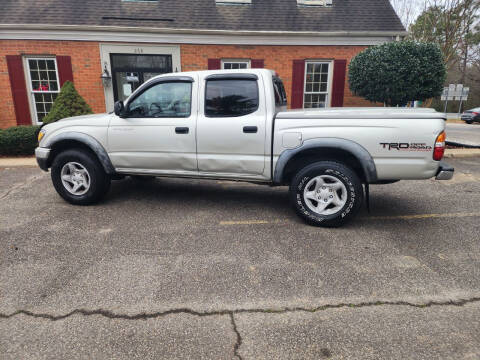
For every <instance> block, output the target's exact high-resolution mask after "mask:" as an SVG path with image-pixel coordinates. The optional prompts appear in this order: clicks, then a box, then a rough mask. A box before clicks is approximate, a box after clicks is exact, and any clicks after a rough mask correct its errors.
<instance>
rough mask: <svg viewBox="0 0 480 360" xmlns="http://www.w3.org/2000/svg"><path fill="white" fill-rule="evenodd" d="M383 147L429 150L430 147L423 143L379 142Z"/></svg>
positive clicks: (403, 149) (404, 149)
mask: <svg viewBox="0 0 480 360" xmlns="http://www.w3.org/2000/svg"><path fill="white" fill-rule="evenodd" d="M380 145H381V146H382V147H383V148H384V149H388V150H397V151H431V150H432V147H431V146H428V145H427V144H425V143H380Z"/></svg>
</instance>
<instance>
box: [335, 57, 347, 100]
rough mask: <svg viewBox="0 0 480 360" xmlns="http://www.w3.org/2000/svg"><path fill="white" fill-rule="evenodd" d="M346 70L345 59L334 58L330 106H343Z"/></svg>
mask: <svg viewBox="0 0 480 360" xmlns="http://www.w3.org/2000/svg"><path fill="white" fill-rule="evenodd" d="M346 72H347V60H335V61H334V62H333V86H332V107H342V106H343V95H344V92H345V73H346Z"/></svg>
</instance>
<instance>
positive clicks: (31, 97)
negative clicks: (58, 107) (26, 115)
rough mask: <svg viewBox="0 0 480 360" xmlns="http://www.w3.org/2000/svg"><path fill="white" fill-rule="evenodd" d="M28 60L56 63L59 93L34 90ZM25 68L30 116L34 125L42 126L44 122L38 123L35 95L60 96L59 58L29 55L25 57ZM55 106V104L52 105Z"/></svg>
mask: <svg viewBox="0 0 480 360" xmlns="http://www.w3.org/2000/svg"><path fill="white" fill-rule="evenodd" d="M28 60H53V61H54V62H55V74H56V77H57V91H34V90H33V88H32V75H31V72H30V63H29V61H28ZM23 68H24V72H25V74H26V76H25V81H26V83H27V90H28V99H29V102H28V103H29V108H30V116H31V119H32V125H42V124H43V122H41V121H38V114H37V103H36V102H35V96H34V94H59V93H60V90H61V89H60V76H59V74H58V64H57V57H56V56H53V55H45V56H41V55H27V56H23ZM52 106H53V104H52Z"/></svg>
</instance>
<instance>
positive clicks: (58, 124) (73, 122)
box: [43, 114, 112, 131]
mask: <svg viewBox="0 0 480 360" xmlns="http://www.w3.org/2000/svg"><path fill="white" fill-rule="evenodd" d="M111 116H112V115H111V114H94V115H82V116H74V117H69V118H65V119H62V120H58V121H55V122H53V123H50V124H47V125H45V126H43V129H45V130H46V131H52V130H58V129H61V128H64V127H67V126H108V123H109V122H110V118H111Z"/></svg>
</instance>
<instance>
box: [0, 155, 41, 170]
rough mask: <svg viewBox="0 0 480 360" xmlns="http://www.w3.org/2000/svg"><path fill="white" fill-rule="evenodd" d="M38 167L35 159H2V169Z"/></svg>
mask: <svg viewBox="0 0 480 360" xmlns="http://www.w3.org/2000/svg"><path fill="white" fill-rule="evenodd" d="M25 166H37V160H36V159H35V157H3V158H0V168H9V167H25Z"/></svg>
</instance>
